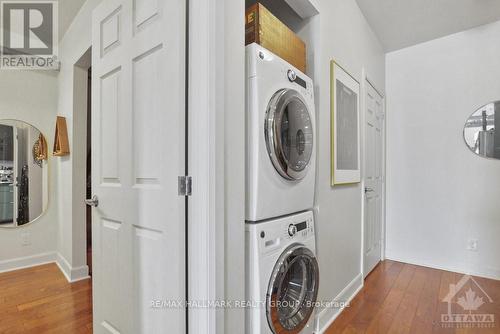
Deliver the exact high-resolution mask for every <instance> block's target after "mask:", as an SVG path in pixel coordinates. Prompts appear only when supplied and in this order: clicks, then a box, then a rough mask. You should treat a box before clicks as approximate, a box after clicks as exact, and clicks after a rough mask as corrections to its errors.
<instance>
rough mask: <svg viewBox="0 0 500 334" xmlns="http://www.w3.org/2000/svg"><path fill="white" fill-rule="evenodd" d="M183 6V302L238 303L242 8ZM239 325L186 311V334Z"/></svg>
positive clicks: (233, 314) (223, 1)
mask: <svg viewBox="0 0 500 334" xmlns="http://www.w3.org/2000/svg"><path fill="white" fill-rule="evenodd" d="M187 1H188V16H189V20H188V22H189V23H188V27H189V33H188V38H189V46H188V50H189V53H188V55H189V56H188V69H187V71H188V89H187V92H188V126H187V128H188V134H189V135H188V145H187V146H188V173H189V175H190V176H192V180H193V184H192V196H190V197H189V199H188V219H187V221H188V252H187V254H188V258H187V262H188V279H187V282H188V284H187V286H188V299H189V300H191V301H219V300H221V299H224V300H226V299H231V300H235V301H236V300H243V298H244V295H245V272H244V267H245V266H244V258H245V257H244V252H245V250H244V247H245V246H244V219H245V206H244V197H245V185H244V184H245V183H244V180H245V179H244V177H245V153H244V144H245V107H244V106H245V105H244V101H245V97H244V89H243V85H244V80H245V77H244V73H245V72H244V67H245V54H244V24H243V14H244V10H245V3H244V1H243V0H239V1H235V0H187ZM235 12H240V13H241V15H242V16H241V18H240V17H235V16H234V13H235ZM234 81H237V82H234ZM239 85H241V87H240V86H239ZM240 88H241V89H240ZM226 136H227V137H231V143H229V144H228V140H227V139H226ZM242 150H243V151H242ZM229 159H232V161H229V162H228V160H229ZM228 164H230V167H231V168H226V166H227V165H228ZM229 272H230V273H231V274H230V275H229V274H228V273H229ZM244 323H245V319H244V310H242V309H238V308H234V309H226V310H216V309H214V308H197V309H196V308H192V309H189V310H188V328H189V334H205V333H207V334H218V333H234V332H243V331H244Z"/></svg>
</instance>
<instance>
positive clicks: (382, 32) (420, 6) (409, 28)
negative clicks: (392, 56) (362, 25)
mask: <svg viewBox="0 0 500 334" xmlns="http://www.w3.org/2000/svg"><path fill="white" fill-rule="evenodd" d="M356 1H357V3H358V5H359V7H360V8H361V11H362V12H363V14H364V15H365V17H366V19H367V21H368V23H369V24H370V25H371V27H372V28H373V30H374V31H375V34H377V36H378V37H379V39H380V41H381V43H382V45H383V46H384V48H385V49H386V51H394V50H398V49H402V48H405V47H408V46H412V45H415V44H418V43H422V42H426V41H429V40H432V39H435V38H439V37H443V36H446V35H450V34H453V33H456V32H460V31H464V30H467V29H470V28H473V27H477V26H480V25H483V24H486V23H491V22H494V21H497V20H500V0H356Z"/></svg>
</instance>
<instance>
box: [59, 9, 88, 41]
mask: <svg viewBox="0 0 500 334" xmlns="http://www.w3.org/2000/svg"><path fill="white" fill-rule="evenodd" d="M85 1H86V0H59V8H58V10H59V40H61V39H62V38H63V36H64V34H65V33H66V31H67V30H68V28H69V26H70V24H71V22H73V19H74V18H75V16H76V14H77V13H78V11H79V10H80V8H81V7H82V5H83V3H84V2H85ZM89 29H90V28H89Z"/></svg>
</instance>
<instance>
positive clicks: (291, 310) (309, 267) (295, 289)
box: [266, 245, 319, 334]
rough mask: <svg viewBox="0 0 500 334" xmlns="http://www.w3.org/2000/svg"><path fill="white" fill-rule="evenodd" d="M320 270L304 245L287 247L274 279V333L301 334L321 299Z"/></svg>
mask: <svg viewBox="0 0 500 334" xmlns="http://www.w3.org/2000/svg"><path fill="white" fill-rule="evenodd" d="M318 282H319V270H318V262H317V261H316V258H315V256H314V254H313V253H312V252H311V251H310V250H309V249H307V248H305V247H304V246H301V245H294V246H291V247H290V248H288V250H286V251H285V252H284V253H283V254H282V255H281V257H280V259H279V260H278V262H277V263H276V266H275V268H274V270H273V273H272V276H271V282H270V284H269V290H268V293H267V301H266V302H267V321H268V323H269V326H270V327H271V329H272V330H273V332H274V333H286V334H295V333H299V332H300V331H301V330H302V329H303V328H304V327H305V326H306V324H307V322H308V321H309V318H310V317H311V314H312V312H313V310H314V304H315V302H316V298H317V296H318Z"/></svg>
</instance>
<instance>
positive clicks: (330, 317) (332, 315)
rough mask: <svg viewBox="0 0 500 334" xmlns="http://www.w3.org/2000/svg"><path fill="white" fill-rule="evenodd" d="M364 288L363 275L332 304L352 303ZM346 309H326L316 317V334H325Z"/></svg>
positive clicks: (353, 281)
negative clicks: (340, 302)
mask: <svg viewBox="0 0 500 334" xmlns="http://www.w3.org/2000/svg"><path fill="white" fill-rule="evenodd" d="M362 288H363V274H362V273H360V274H358V275H357V276H356V277H355V278H354V279H353V280H352V281H351V282H350V283H349V284H348V285H347V286H346V287H345V288H344V290H342V291H341V292H340V293H339V294H338V296H337V297H335V299H334V300H332V303H334V302H339V301H346V302H349V303H350V302H351V301H352V299H353V298H354V297H356V295H357V294H358V293H359V291H361V289H362ZM344 309H345V308H325V309H323V310H321V311H320V312H319V313H318V315H317V316H316V331H315V333H318V334H323V333H325V332H326V330H327V329H328V327H330V326H331V324H332V323H333V322H334V321H335V319H337V317H338V316H339V315H340V313H342V311H343V310H344Z"/></svg>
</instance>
